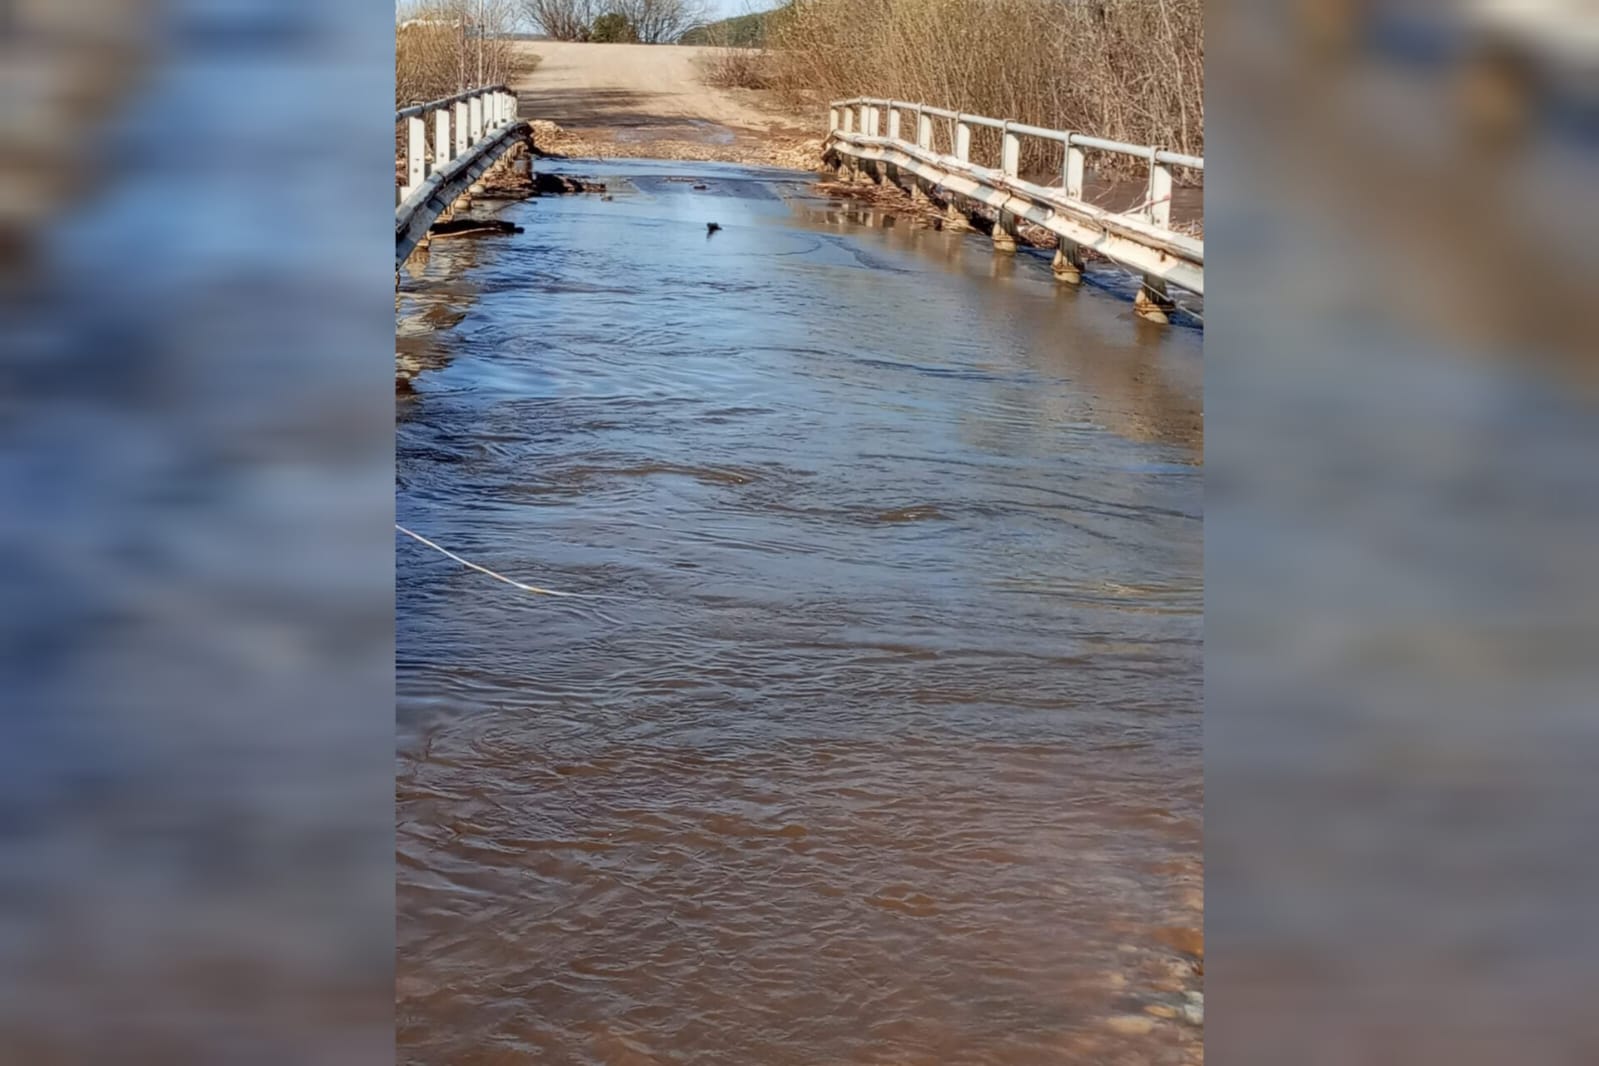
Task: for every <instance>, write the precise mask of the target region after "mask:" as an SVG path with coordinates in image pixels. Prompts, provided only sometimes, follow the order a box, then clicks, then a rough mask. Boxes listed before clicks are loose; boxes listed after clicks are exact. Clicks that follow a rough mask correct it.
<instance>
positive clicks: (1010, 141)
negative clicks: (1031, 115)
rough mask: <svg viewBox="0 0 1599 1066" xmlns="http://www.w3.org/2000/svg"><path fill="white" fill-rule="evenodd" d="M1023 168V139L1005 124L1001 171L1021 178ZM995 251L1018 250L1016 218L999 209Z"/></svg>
mask: <svg viewBox="0 0 1599 1066" xmlns="http://www.w3.org/2000/svg"><path fill="white" fill-rule="evenodd" d="M1021 167H1022V139H1021V138H1020V137H1018V136H1017V135H1016V134H1014V133H1012V132H1011V130H1010V123H1009V122H1007V123H1005V125H1004V127H1003V128H1002V129H1001V131H1000V141H999V170H1000V173H1001V174H1003V175H1004V176H1005V177H1007V178H1018V177H1020V176H1021ZM993 237H994V251H996V252H1014V251H1015V250H1016V237H1017V232H1016V216H1015V215H1014V214H1012V213H1011V212H1009V211H1007V210H1005V209H1004V208H1003V207H1001V208H997V209H996V210H995V213H994V232H993Z"/></svg>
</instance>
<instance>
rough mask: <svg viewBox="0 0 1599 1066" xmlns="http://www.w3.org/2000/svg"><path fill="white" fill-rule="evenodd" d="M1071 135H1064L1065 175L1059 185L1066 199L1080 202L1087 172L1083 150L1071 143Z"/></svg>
mask: <svg viewBox="0 0 1599 1066" xmlns="http://www.w3.org/2000/svg"><path fill="white" fill-rule="evenodd" d="M1071 138H1072V135H1071V134H1069V133H1068V134H1067V135H1066V165H1065V171H1066V172H1065V174H1063V175H1062V177H1061V183H1062V185H1063V186H1064V187H1065V189H1066V199H1068V200H1081V199H1082V198H1083V176H1084V174H1085V173H1086V172H1087V169H1088V168H1087V158H1086V157H1085V156H1084V155H1083V150H1082V149H1081V148H1079V147H1077V146H1076V145H1075V144H1072V143H1071Z"/></svg>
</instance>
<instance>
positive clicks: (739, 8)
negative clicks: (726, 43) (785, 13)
mask: <svg viewBox="0 0 1599 1066" xmlns="http://www.w3.org/2000/svg"><path fill="white" fill-rule="evenodd" d="M709 3H710V7H711V10H712V11H713V12H714V13H715V14H716V17H717V18H722V17H725V16H727V15H743V14H745V13H747V12H750V11H767V10H770V9H771V8H774V7H776V6H777V0H709Z"/></svg>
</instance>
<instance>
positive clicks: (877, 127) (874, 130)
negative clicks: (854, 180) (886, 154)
mask: <svg viewBox="0 0 1599 1066" xmlns="http://www.w3.org/2000/svg"><path fill="white" fill-rule="evenodd" d="M866 135H867V136H868V137H881V136H882V135H883V109H882V108H880V107H878V106H877V105H876V104H872V105H871V106H870V107H868V108H867V111H866ZM883 170H884V165H883V164H882V163H876V162H873V163H868V164H867V165H866V173H867V174H869V175H870V176H871V179H872V183H873V184H875V185H881V184H883Z"/></svg>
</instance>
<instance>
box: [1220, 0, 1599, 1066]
mask: <svg viewBox="0 0 1599 1066" xmlns="http://www.w3.org/2000/svg"><path fill="white" fill-rule="evenodd" d="M1206 30H1207V36H1208V37H1209V39H1210V44H1211V48H1210V50H1209V55H1208V56H1207V64H1206V67H1207V74H1208V77H1209V86H1208V94H1207V104H1208V105H1209V111H1210V114H1209V120H1210V121H1209V123H1208V129H1207V133H1208V140H1209V143H1208V145H1207V150H1206V156H1207V163H1208V164H1209V166H1208V179H1209V180H1208V181H1207V183H1206V193H1207V203H1206V222H1207V231H1208V232H1207V238H1208V241H1207V243H1208V244H1209V246H1210V249H1211V258H1210V262H1209V263H1208V264H1207V267H1208V268H1209V269H1210V270H1211V271H1213V272H1214V279H1215V280H1214V281H1213V282H1212V283H1211V286H1210V291H1209V298H1208V299H1207V305H1208V306H1207V320H1208V321H1207V331H1206V345H1205V349H1206V353H1205V359H1206V381H1205V392H1206V445H1207V456H1206V459H1207V470H1206V475H1205V476H1206V494H1207V499H1206V543H1207V553H1206V573H1205V579H1206V586H1207V598H1206V616H1205V619H1206V621H1205V624H1206V731H1205V759H1206V859H1207V904H1208V905H1207V929H1206V932H1207V935H1208V939H1209V949H1210V950H1209V952H1208V958H1207V970H1206V978H1207V989H1206V993H1207V995H1206V998H1207V1007H1208V1010H1207V1016H1208V1017H1207V1022H1208V1028H1207V1042H1206V1043H1207V1053H1208V1054H1209V1055H1210V1056H1211V1057H1212V1061H1214V1062H1217V1063H1227V1064H1229V1066H1230V1064H1233V1063H1248V1064H1257V1063H1258V1064H1267V1063H1271V1064H1280V1063H1287V1062H1292V1063H1296V1064H1306V1066H1310V1064H1321V1063H1354V1062H1359V1063H1367V1062H1372V1063H1450V1064H1452V1066H1464V1064H1471V1063H1502V1062H1540V1063H1544V1062H1548V1063H1568V1062H1571V1063H1575V1062H1592V1061H1595V1059H1596V1055H1599V1023H1596V1022H1595V1020H1594V1018H1595V1016H1594V1013H1593V1011H1592V1009H1591V998H1592V996H1591V993H1592V989H1593V988H1594V987H1595V973H1594V971H1595V963H1594V960H1595V957H1596V953H1595V948H1596V947H1599V944H1596V935H1595V923H1594V921H1593V911H1592V901H1593V900H1594V899H1595V898H1599V894H1596V888H1599V885H1596V880H1599V878H1596V867H1599V857H1596V852H1595V849H1594V847H1593V827H1594V825H1595V824H1599V820H1596V816H1599V800H1596V791H1599V790H1596V789H1595V786H1594V766H1595V759H1596V756H1599V744H1596V739H1599V715H1595V714H1594V710H1595V705H1596V697H1595V691H1596V689H1595V684H1594V682H1595V680H1596V678H1595V672H1596V671H1595V663H1596V657H1595V652H1594V649H1595V639H1594V638H1595V636H1596V629H1599V626H1596V617H1595V611H1596V604H1599V599H1596V596H1595V593H1596V592H1599V574H1596V570H1595V567H1594V565H1593V561H1592V556H1593V550H1594V546H1595V544H1596V543H1599V541H1596V538H1595V532H1596V529H1595V517H1596V513H1599V493H1596V491H1595V490H1596V475H1595V464H1594V458H1595V456H1596V455H1599V430H1596V425H1595V420H1594V411H1593V395H1592V388H1593V371H1594V356H1595V353H1596V351H1599V348H1596V346H1595V331H1594V325H1593V318H1592V313H1593V303H1594V300H1593V297H1594V293H1595V283H1596V279H1599V271H1596V266H1599V262H1596V254H1599V243H1596V238H1599V211H1595V209H1594V193H1595V189H1596V188H1599V186H1596V184H1595V178H1596V176H1599V170H1596V148H1599V136H1596V134H1599V121H1596V115H1599V111H1596V107H1599V77H1596V75H1599V36H1596V34H1599V5H1595V4H1593V3H1591V2H1581V0H1577V2H1572V0H1564V2H1554V0H1546V2H1531V0H1523V2H1520V3H1516V2H1507V0H1500V2H1491V3H1490V2H1475V3H1467V2H1465V0H1461V2H1458V3H1453V4H1445V3H1432V4H1425V3H1401V2H1397V0H1391V2H1377V0H1367V2H1357V0H1293V2H1288V3H1265V2H1262V3H1249V2H1244V0H1215V2H1214V3H1212V4H1211V5H1210V8H1209V10H1208V12H1207V23H1206Z"/></svg>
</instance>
